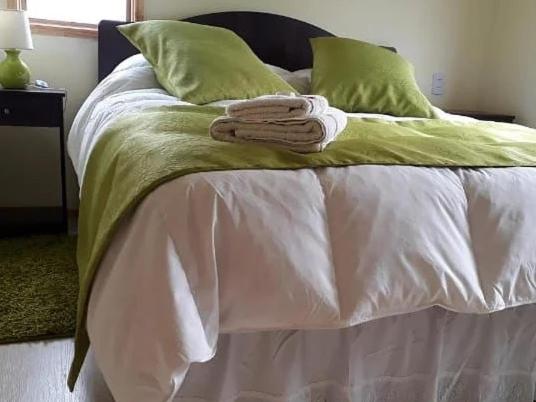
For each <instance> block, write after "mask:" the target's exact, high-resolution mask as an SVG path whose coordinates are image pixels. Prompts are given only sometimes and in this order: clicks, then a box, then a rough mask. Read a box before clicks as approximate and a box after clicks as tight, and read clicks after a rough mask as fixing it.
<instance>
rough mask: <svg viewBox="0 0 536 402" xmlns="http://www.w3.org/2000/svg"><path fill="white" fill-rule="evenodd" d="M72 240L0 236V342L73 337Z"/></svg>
mask: <svg viewBox="0 0 536 402" xmlns="http://www.w3.org/2000/svg"><path fill="white" fill-rule="evenodd" d="M75 249H76V238H75V237H68V236H64V235H45V236H31V237H14V238H0V343H14V342H25V341H32V340H39V339H49V338H63V337H67V336H72V335H74V330H75V324H76V300H77V295H78V271H77V269H76V258H75Z"/></svg>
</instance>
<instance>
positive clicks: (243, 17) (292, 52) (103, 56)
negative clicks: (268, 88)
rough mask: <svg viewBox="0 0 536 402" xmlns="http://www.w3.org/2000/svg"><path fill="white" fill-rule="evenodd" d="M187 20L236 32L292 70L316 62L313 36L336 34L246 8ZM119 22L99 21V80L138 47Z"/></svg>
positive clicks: (264, 58) (259, 53)
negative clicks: (129, 39)
mask: <svg viewBox="0 0 536 402" xmlns="http://www.w3.org/2000/svg"><path fill="white" fill-rule="evenodd" d="M184 21H189V22H195V23H198V24H204V25H213V26H218V27H223V28H227V29H230V30H232V31H234V32H236V33H237V34H238V35H239V36H240V37H241V38H242V39H244V40H245V41H246V43H247V44H248V45H249V46H250V47H251V49H253V51H254V52H255V54H256V55H257V56H258V57H259V58H260V59H261V60H262V61H264V62H265V63H268V64H273V65H275V66H279V67H282V68H285V69H287V70H290V71H295V70H300V69H302V68H308V67H311V66H312V65H313V56H312V52H311V46H310V45H309V39H310V38H316V37H319V36H333V34H331V33H329V32H327V31H325V30H323V29H321V28H318V27H316V26H314V25H311V24H308V23H306V22H303V21H299V20H296V19H294V18H289V17H284V16H281V15H275V14H268V13H257V12H247V11H233V12H223V13H215V14H205V15H199V16H197V17H191V18H186V19H184ZM121 24H125V23H124V22H118V21H102V22H101V23H100V24H99V81H101V80H102V79H103V78H105V77H106V76H107V75H108V74H110V73H111V72H112V70H113V69H114V68H115V67H116V66H117V65H118V64H119V63H121V62H122V61H123V60H125V59H126V58H128V57H130V56H133V55H135V54H137V53H139V52H138V50H137V49H136V48H135V47H134V46H132V45H131V44H130V42H129V41H128V40H127V39H126V38H125V37H123V35H121V33H119V31H118V30H117V29H116V27H117V26H118V25H121Z"/></svg>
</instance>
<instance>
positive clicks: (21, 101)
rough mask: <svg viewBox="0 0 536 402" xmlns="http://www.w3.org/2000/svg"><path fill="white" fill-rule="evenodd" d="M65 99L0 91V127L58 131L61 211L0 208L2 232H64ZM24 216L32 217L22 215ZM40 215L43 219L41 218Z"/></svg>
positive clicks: (58, 93) (56, 94)
mask: <svg viewBox="0 0 536 402" xmlns="http://www.w3.org/2000/svg"><path fill="white" fill-rule="evenodd" d="M65 97H66V92H65V91H64V90H59V89H39V88H33V89H25V90H24V89H22V90H12V89H0V127H1V126H25V127H52V128H57V129H58V130H59V143H58V145H59V148H60V160H59V161H57V163H58V164H59V166H60V171H61V208H36V209H32V211H26V212H24V211H23V210H28V208H20V209H19V208H8V209H7V210H6V209H5V208H1V209H0V229H1V230H0V231H1V232H6V231H9V232H10V233H13V232H15V233H16V232H23V231H28V230H31V231H33V230H39V231H42V230H45V231H62V232H65V231H67V193H66V188H65V136H64V121H63V110H64V103H65ZM0 134H1V131H0ZM0 138H1V135H0ZM21 211H22V212H21ZM36 211H37V212H36ZM25 213H26V214H27V215H31V216H25ZM43 214H44V215H46V216H44V217H43V216H42V215H43ZM51 218H52V219H51ZM42 222H45V223H42ZM51 222H52V223H51Z"/></svg>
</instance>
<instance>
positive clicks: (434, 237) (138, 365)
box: [69, 67, 536, 401]
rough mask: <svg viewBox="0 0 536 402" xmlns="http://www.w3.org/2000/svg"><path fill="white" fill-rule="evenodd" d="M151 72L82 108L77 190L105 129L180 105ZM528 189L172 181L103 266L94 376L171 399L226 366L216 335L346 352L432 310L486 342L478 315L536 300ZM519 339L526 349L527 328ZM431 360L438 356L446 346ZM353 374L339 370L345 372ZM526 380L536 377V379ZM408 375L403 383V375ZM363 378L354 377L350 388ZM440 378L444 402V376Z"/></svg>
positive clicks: (95, 310)
mask: <svg viewBox="0 0 536 402" xmlns="http://www.w3.org/2000/svg"><path fill="white" fill-rule="evenodd" d="M151 74H152V72H151V71H150V70H147V69H144V67H136V68H135V69H127V70H118V71H116V72H115V73H113V74H112V75H111V76H110V77H108V78H107V79H106V80H104V81H103V83H101V84H100V86H99V87H98V88H97V89H96V91H95V92H94V93H93V94H92V95H91V96H90V97H89V99H88V100H87V102H86V103H85V105H84V107H83V108H82V109H81V111H80V113H79V115H78V116H77V119H76V121H75V123H74V124H73V129H72V131H71V134H70V137H69V153H70V156H71V159H72V160H73V164H74V166H75V170H76V171H77V174H78V178H79V181H80V182H81V184H82V185H83V175H84V169H85V166H86V164H87V160H88V158H89V156H90V155H91V150H92V148H93V146H94V144H95V143H96V142H97V141H98V139H99V137H100V136H101V135H103V133H104V132H105V131H106V127H108V125H109V124H111V123H112V122H113V121H115V120H116V119H117V118H120V117H121V116H123V115H125V114H128V113H135V112H136V111H138V110H142V109H144V108H147V107H151V106H163V105H170V104H177V103H181V102H180V101H179V100H177V99H176V98H173V97H171V96H169V95H168V94H167V93H165V92H164V91H163V90H162V89H160V88H158V85H157V84H156V83H155V81H154V76H151ZM220 104H221V103H220ZM367 116H371V115H367ZM375 117H377V118H382V119H387V120H388V119H393V118H392V117H389V116H375ZM442 118H444V119H450V120H456V121H457V120H460V119H464V118H461V117H457V116H451V115H448V114H444V113H443V114H442ZM535 188H536V170H535V169H532V168H506V169H472V170H469V169H467V170H465V169H432V168H419V167H411V166H352V167H345V168H325V169H314V170H313V169H302V170H298V171H269V170H255V171H228V172H212V173H198V174H193V175H189V176H186V177H183V178H180V179H176V180H173V181H170V182H168V183H166V184H165V185H162V186H161V187H159V188H158V189H157V190H155V191H154V192H153V193H151V194H150V195H149V196H148V197H147V198H146V199H145V200H144V201H143V202H142V204H141V205H140V206H139V207H138V208H137V210H136V211H135V212H134V213H133V214H132V216H131V217H129V219H127V220H126V221H125V222H123V225H122V227H121V229H120V231H119V233H117V235H116V237H115V238H114V240H113V241H112V244H111V246H110V248H109V250H108V252H107V253H106V255H105V258H104V260H103V261H102V264H101V267H100V271H99V274H98V276H97V279H96V282H95V286H94V288H93V291H92V294H91V298H90V303H89V310H88V322H87V328H88V333H89V337H90V339H91V343H92V348H93V351H94V353H95V357H96V360H97V363H98V365H99V367H100V368H101V370H102V372H103V374H104V377H105V379H106V381H107V383H108V385H109V386H110V388H111V391H112V393H113V394H114V396H115V398H116V399H117V400H119V401H123V400H125V401H132V400H143V401H153V400H154V401H162V400H171V399H172V398H173V397H174V396H175V395H176V394H177V393H179V395H180V394H181V392H182V391H183V389H188V388H187V385H186V384H187V383H188V382H187V381H186V380H185V379H186V378H187V376H189V375H190V374H189V373H190V372H191V371H192V370H191V367H192V366H193V365H194V364H196V363H202V362H208V361H210V360H211V359H213V358H214V357H215V356H216V359H217V353H216V352H217V350H218V342H219V341H218V339H220V340H221V339H225V338H221V334H232V335H231V336H235V335H236V334H242V333H247V332H251V333H252V334H250V336H251V337H252V339H256V340H255V341H254V342H257V340H259V339H262V336H263V334H262V332H263V331H281V330H314V331H317V330H329V331H339V332H333V334H335V335H333V336H334V338H333V339H334V340H333V345H338V344H342V345H344V342H343V341H342V340H341V339H342V338H338V337H339V336H343V335H341V334H346V332H345V329H347V330H348V331H349V332H348V333H349V334H352V333H353V332H352V331H357V333H358V332H359V331H361V329H360V328H362V327H360V326H358V325H360V324H362V325H369V324H371V325H372V324H373V323H374V322H376V321H378V320H380V321H381V319H387V318H386V317H394V318H393V319H397V317H405V316H406V315H407V314H414V313H416V312H419V311H421V310H426V309H430V308H432V307H434V306H440V307H442V308H443V309H444V310H450V311H452V312H455V313H465V314H470V316H469V317H472V318H474V320H473V321H471V320H469V322H471V324H469V323H467V324H466V325H468V327H471V326H473V327H474V329H475V331H476V332H475V333H474V334H482V333H485V331H484V330H477V329H476V325H477V324H476V323H477V322H478V320H477V319H478V318H479V317H477V316H474V315H475V314H481V315H483V317H486V316H487V315H488V314H490V313H493V312H499V311H501V310H505V309H511V308H514V307H519V306H526V305H531V304H532V303H534V302H535V301H536V275H535V267H536V248H535V247H534V242H533V240H532V239H534V238H535V235H536V233H534V231H535V230H536V226H535V225H534V223H535V222H536V210H535V209H534V208H533V205H536V191H535V190H534V189H535ZM513 193H516V194H517V195H518V196H516V197H515V198H513V197H512V196H511V195H512V194H513ZM519 308H521V307H519ZM426 311H437V310H436V309H435V310H426ZM423 313H425V312H424V311H423ZM430 314H432V313H430ZM442 314H447V313H446V312H445V311H443V312H442ZM449 314H451V313H449ZM445 317H458V316H457V315H448V314H447V315H445ZM458 319H459V320H462V316H460V318H456V320H458ZM492 321H494V320H492ZM378 322H379V321H378ZM364 323H366V324H364ZM401 325H402V324H401ZM356 326H357V327H356ZM407 328H409V327H406V329H407ZM523 328H524V329H525V330H526V332H524V336H526V341H524V344H525V345H526V346H527V342H528V343H530V342H529V340H530V339H532V338H533V337H534V331H533V329H534V327H529V328H527V327H523ZM259 332H261V333H259ZM499 332H501V331H499ZM326 333H327V332H326ZM467 333H468V334H469V333H470V331H469V332H467ZM256 334H257V335H258V337H259V338H255V336H256ZM323 334H324V333H323ZM236 336H239V335H236ZM309 336H311V339H316V338H314V333H311V334H308V333H304V337H305V338H304V339H303V342H304V344H307V342H308V339H309ZM344 336H346V335H344ZM352 336H353V335H352ZM474 336H476V335H474ZM350 337H351V336H350ZM318 339H322V338H321V337H320V338H318ZM422 339H423V342H425V343H426V342H432V341H433V339H434V338H433V337H432V338H431V339H430V340H428V339H427V338H426V337H423V338H422ZM465 339H466V338H459V337H457V338H456V339H455V340H453V345H454V346H452V348H451V349H448V350H449V355H450V353H458V355H459V358H462V359H463V358H464V355H465V352H464V351H465V349H463V348H461V347H460V344H459V342H462V343H463V342H464V340H465ZM524 339H525V338H524ZM326 342H327V343H326V345H328V344H329V342H328V341H327V340H326ZM457 342H458V344H457ZM246 344H247V342H246ZM456 345H457V346H456ZM495 345H499V343H496V344H495ZM385 347H386V348H387V349H389V343H386V344H385ZM456 347H459V350H458V352H456ZM431 348H432V350H434V353H435V354H437V353H440V352H441V350H437V349H434V348H440V349H441V348H443V344H441V343H436V344H433V345H432V346H431ZM268 350H270V349H268ZM491 350H492V349H490V351H491ZM498 350H499V349H498V348H493V353H497V352H498ZM506 350H507V349H504V348H503V351H506ZM508 350H509V349H508ZM222 353H224V354H225V353H226V352H222ZM240 353H246V352H240ZM296 353H297V352H296ZM345 353H346V351H343V353H342V354H341V353H339V354H338V356H341V355H342V356H345ZM350 355H351V354H350ZM372 355H374V354H372ZM298 356H299V359H302V358H305V357H304V356H303V355H302V354H298ZM348 356H349V355H348ZM494 356H495V355H494ZM354 360H355V359H346V358H344V361H343V362H342V364H343V366H342V367H345V365H346V368H348V364H354V363H352V362H353V361H354ZM408 361H410V360H408ZM533 361H534V360H533ZM226 364H229V365H231V366H232V361H229V362H227V363H226ZM464 365H465V363H464V362H463V361H462V363H461V364H459V365H458V368H457V369H455V370H454V371H453V372H454V373H461V371H460V370H461V369H462V368H463V367H465V366H464ZM425 367H433V366H426V364H425ZM436 369H438V368H437V367H436ZM273 370H275V371H277V370H276V369H275V368H274V369H273ZM426 370H427V369H426ZM475 370H477V369H475ZM524 370H525V371H523V370H521V371H522V372H523V373H524V374H523V375H525V376H529V377H530V376H531V375H532V374H531V373H533V372H534V367H532V369H530V368H525V369H524ZM275 371H274V372H275ZM477 371H478V370H477ZM507 371H508V370H506V371H504V372H505V373H506V372H507ZM256 372H257V373H258V371H256ZM400 373H401V372H400ZM400 373H399V374H396V373H395V374H394V375H393V378H394V379H393V381H394V382H396V381H399V380H400V378H403V377H404V376H405V375H404V374H400ZM347 374H348V373H347ZM436 374H437V373H436ZM423 375H424V376H425V377H423V378H427V377H426V375H428V373H423ZM478 375H480V372H479V374H478ZM501 375H502V374H501ZM313 377H314V376H313ZM447 377H448V376H447ZM236 378H238V377H235V376H233V375H232V374H231V375H230V377H229V380H230V381H231V382H232V381H235V380H236ZM294 378H295V376H294V375H292V376H290V379H289V381H290V382H292V381H294ZM359 378H360V377H355V376H353V374H352V381H353V380H356V381H358V380H359ZM433 378H436V379H437V380H436V383H437V384H436V388H434V389H433V390H435V391H436V393H435V394H434V395H436V397H438V395H441V392H442V391H441V392H439V391H438V389H439V388H437V387H439V381H440V378H441V376H439V374H437V375H435V376H434V377H433ZM527 378H528V377H527ZM309 380H310V379H309ZM309 380H307V381H301V382H298V383H297V385H299V383H301V386H302V388H303V387H305V386H309V385H311V384H312V382H310V381H309ZM327 381H328V382H329V381H335V382H337V384H338V382H340V381H341V380H340V378H339V376H338V375H337V376H334V378H333V379H328V380H327ZM483 381H484V380H482V381H481V382H480V383H482V384H484V382H483ZM313 382H314V381H313ZM527 382H530V381H529V380H527ZM183 383H184V387H181V385H182V384H183ZM306 383H307V384H306ZM480 383H479V384H480ZM441 384H442V383H441ZM339 385H340V386H339ZM479 386H480V385H479ZM261 388H262V387H261ZM294 388H295V389H293V390H292V392H294V391H295V392H302V391H303V392H308V391H304V390H303V389H301V388H300V386H297V387H294ZM321 388H322V389H323V390H326V389H327V388H325V387H321ZM328 388H329V389H333V391H329V392H342V394H341V395H340V397H341V398H343V397H345V395H346V397H347V396H348V395H351V393H352V392H354V390H353V384H352V383H350V382H348V381H346V382H344V381H342V384H338V385H336V386H335V385H334V386H333V387H332V386H331V385H330V386H329V387H328ZM410 388H412V387H410ZM244 390H245V389H242V391H244ZM414 391H415V392H417V391H416V389H414ZM255 392H257V391H255ZM258 392H260V393H261V394H262V395H261V396H259V398H261V399H258V400H259V401H264V400H266V401H268V400H287V399H288V398H290V396H289V395H290V394H289V392H287V390H279V391H278V390H277V387H276V386H275V385H274V388H273V395H272V397H273V398H272V399H270V397H269V396H267V395H266V394H269V392H268V391H262V390H260V388H259V390H258ZM322 392H324V391H322ZM325 392H328V391H325ZM356 392H357V391H356ZM359 392H361V391H359ZM378 392H380V391H378ZM419 392H421V391H420V390H419ZM422 392H428V393H427V394H426V395H432V394H429V392H430V390H428V391H425V390H422ZM468 392H469V391H468ZM470 392H476V391H474V390H472V391H470ZM531 392H532V393H533V390H532V389H531V388H530V387H529V388H528V389H527V391H526V392H525V393H524V394H523V395H528V394H531ZM348 393H350V394H348ZM226 395H227V394H226ZM229 395H230V394H229ZM237 395H238V396H240V395H239V394H237ZM292 395H294V394H292ZM423 395H424V394H423ZM191 396H192V395H190V396H189V397H191ZM416 397H417V396H416ZM203 398H205V399H207V398H208V400H210V398H212V397H211V396H210V395H207V396H206V397H203ZM218 398H219V397H218ZM225 398H229V400H234V399H232V398H233V396H232V395H230V396H225ZM248 398H250V397H249V396H248ZM251 398H253V397H251ZM262 398H264V399H262ZM274 398H275V399H274ZM285 398H286V399H285ZM334 398H335V397H334ZM337 398H338V397H337ZM386 398H387V397H386ZM192 400H193V399H192ZM200 400H204V399H202V398H201V399H200ZM243 400H256V399H243ZM297 400H299V399H297ZM328 400H330V401H331V400H332V399H328ZM333 400H338V399H333ZM342 400H345V399H342ZM363 400H366V399H363ZM386 400H388V399H386ZM412 400H418V399H412ZM422 400H423V401H424V400H426V401H428V400H430V399H422ZM519 400H524V399H519Z"/></svg>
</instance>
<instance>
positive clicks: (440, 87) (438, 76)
mask: <svg viewBox="0 0 536 402" xmlns="http://www.w3.org/2000/svg"><path fill="white" fill-rule="evenodd" d="M444 94H445V74H444V73H434V75H432V95H438V96H441V95H444Z"/></svg>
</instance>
